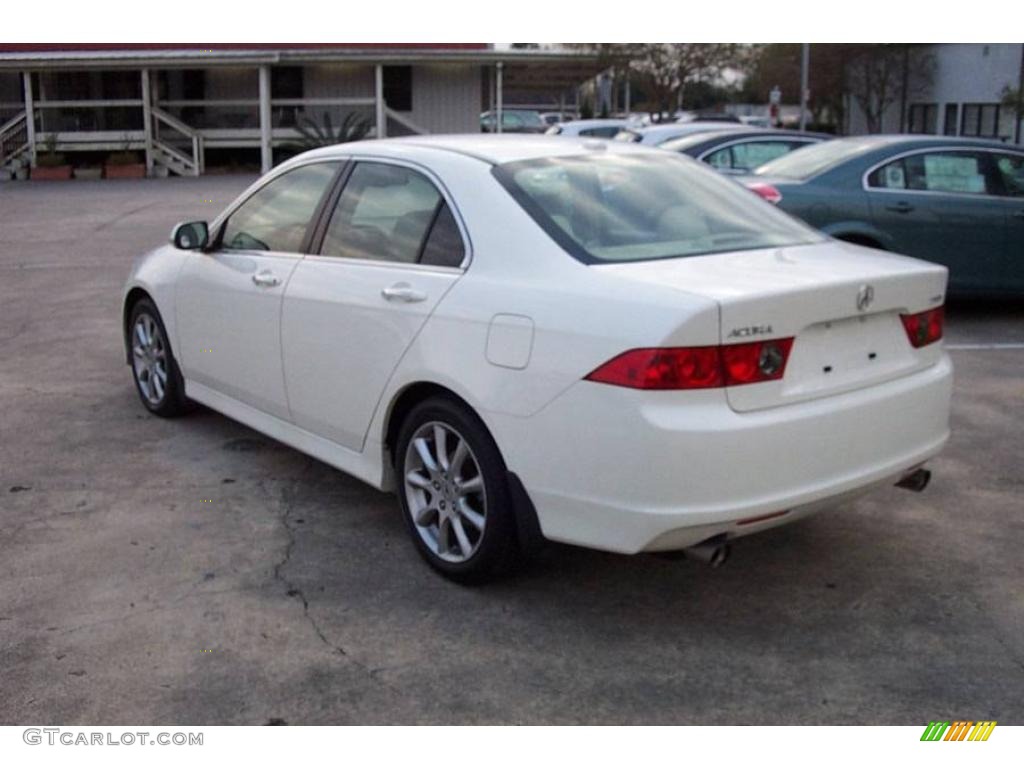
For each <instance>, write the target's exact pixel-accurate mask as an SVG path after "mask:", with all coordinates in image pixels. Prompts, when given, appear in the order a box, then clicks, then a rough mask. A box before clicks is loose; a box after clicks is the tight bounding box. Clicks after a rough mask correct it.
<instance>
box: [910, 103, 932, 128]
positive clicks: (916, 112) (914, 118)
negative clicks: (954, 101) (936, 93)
mask: <svg viewBox="0 0 1024 768" xmlns="http://www.w3.org/2000/svg"><path fill="white" fill-rule="evenodd" d="M938 117H939V105H938V104H911V105H910V120H909V123H910V132H911V133H935V132H936V130H937V123H938Z"/></svg>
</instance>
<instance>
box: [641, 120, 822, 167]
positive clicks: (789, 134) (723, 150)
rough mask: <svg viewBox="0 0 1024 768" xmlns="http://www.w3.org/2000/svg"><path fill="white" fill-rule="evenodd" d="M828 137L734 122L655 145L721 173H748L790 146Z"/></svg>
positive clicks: (777, 156) (787, 152) (816, 142)
mask: <svg viewBox="0 0 1024 768" xmlns="http://www.w3.org/2000/svg"><path fill="white" fill-rule="evenodd" d="M831 138H832V137H831V136H829V135H828V134H825V133H798V132H796V131H768V130H764V129H761V128H746V127H744V126H741V125H737V126H736V130H735V131H728V130H727V131H719V132H716V133H698V134H695V135H691V136H681V137H679V138H678V139H672V140H671V141H666V142H665V143H664V144H661V145H659V148H660V149H668V150H671V151H673V152H680V153H682V154H684V155H689V156H690V157H695V158H697V159H698V160H700V161H702V162H705V163H707V164H708V165H710V166H711V167H713V168H714V169H715V170H717V171H721V172H722V173H750V172H751V171H753V170H754V169H755V168H757V167H758V166H761V165H764V164H765V163H767V162H769V161H771V160H775V159H776V158H779V157H782V156H783V155H788V154H789V153H790V152H792V151H793V150H794V149H801V148H802V147H807V146H810V145H811V144H818V143H819V142H822V141H825V140H827V139H831Z"/></svg>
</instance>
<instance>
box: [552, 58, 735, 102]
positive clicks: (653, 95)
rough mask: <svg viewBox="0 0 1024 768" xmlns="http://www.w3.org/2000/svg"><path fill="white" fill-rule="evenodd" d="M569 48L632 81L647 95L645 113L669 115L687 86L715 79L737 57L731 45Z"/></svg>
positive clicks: (616, 74) (731, 64) (732, 63)
mask: <svg viewBox="0 0 1024 768" xmlns="http://www.w3.org/2000/svg"><path fill="white" fill-rule="evenodd" d="M572 47H576V48H583V49H585V50H588V51H590V52H592V53H596V54H597V56H598V60H599V62H601V63H602V64H603V65H604V66H606V67H608V68H610V69H612V70H613V73H614V74H613V76H614V77H615V78H616V79H620V78H622V77H625V76H628V77H630V78H631V80H636V81H637V82H638V84H639V86H640V88H641V90H642V91H643V92H644V93H645V94H646V95H647V103H646V107H647V110H648V111H649V112H651V113H653V114H658V115H660V114H662V113H666V112H668V113H671V112H672V111H673V110H674V109H675V108H676V106H677V105H678V104H679V103H680V100H681V96H682V93H683V92H684V89H685V88H686V86H687V85H688V84H691V83H696V82H702V81H705V80H715V79H717V78H719V76H720V75H721V73H722V71H723V70H724V69H726V68H728V67H731V66H736V65H737V64H738V62H739V60H740V58H741V50H742V49H741V46H738V45H735V44H732V43H624V44H616V43H583V44H575V45H573V46H572Z"/></svg>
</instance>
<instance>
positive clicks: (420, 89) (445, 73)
mask: <svg viewBox="0 0 1024 768" xmlns="http://www.w3.org/2000/svg"><path fill="white" fill-rule="evenodd" d="M480 89H481V82H480V67H479V66H478V65H471V64H428V65H416V66H414V67H413V68H412V111H411V112H404V113H402V114H404V115H405V116H407V117H408V118H409V119H410V120H411V121H412V122H413V123H415V124H416V125H419V126H421V127H423V128H425V129H426V130H428V131H429V132H430V133H479V132H480V92H481V90H480Z"/></svg>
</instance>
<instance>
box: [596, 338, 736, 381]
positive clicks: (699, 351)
mask: <svg viewBox="0 0 1024 768" xmlns="http://www.w3.org/2000/svg"><path fill="white" fill-rule="evenodd" d="M587 379H588V380H589V381H598V382H601V383H602V384H614V385H616V386H619V387H632V388H633V389H707V388H708V387H720V386H722V364H721V359H720V358H719V355H718V347H669V348H666V349H631V350H630V351H629V352H623V353H622V354H621V355H619V356H618V357H613V358H612V359H611V360H609V361H608V362H607V363H605V364H604V365H602V366H601V367H600V368H598V369H596V370H595V371H593V372H592V373H591V374H590V375H589V376H587Z"/></svg>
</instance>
